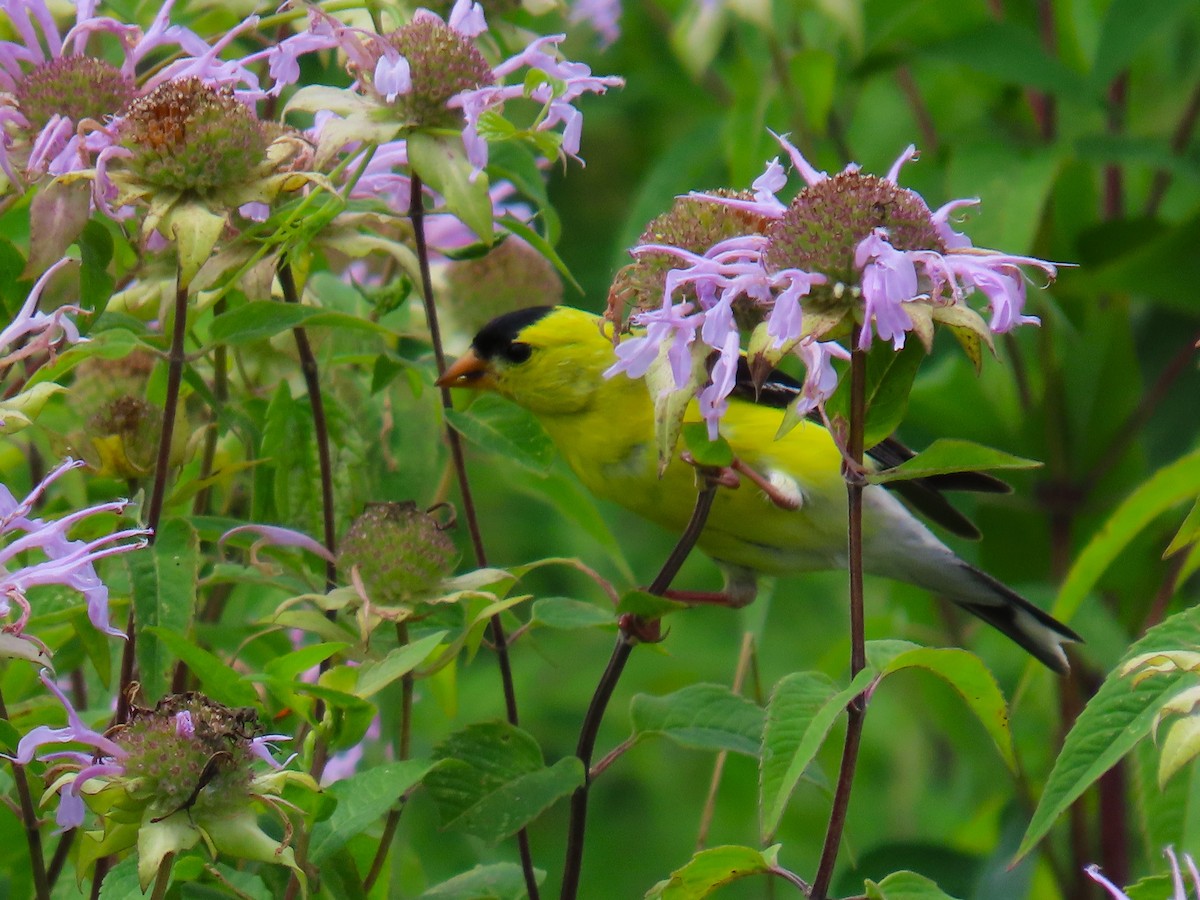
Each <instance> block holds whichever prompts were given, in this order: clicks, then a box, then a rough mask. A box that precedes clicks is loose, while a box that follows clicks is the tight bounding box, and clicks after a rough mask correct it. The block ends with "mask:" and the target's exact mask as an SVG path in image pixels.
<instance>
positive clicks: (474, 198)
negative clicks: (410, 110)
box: [408, 131, 493, 246]
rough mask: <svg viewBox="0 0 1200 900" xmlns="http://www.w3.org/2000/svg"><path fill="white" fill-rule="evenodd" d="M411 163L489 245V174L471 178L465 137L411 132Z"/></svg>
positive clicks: (448, 205) (490, 225) (450, 208)
mask: <svg viewBox="0 0 1200 900" xmlns="http://www.w3.org/2000/svg"><path fill="white" fill-rule="evenodd" d="M408 162H409V165H410V166H411V167H412V170H413V172H415V173H416V174H417V175H419V176H421V178H422V179H423V180H424V181H425V183H426V184H428V185H429V186H430V187H432V188H433V189H434V190H435V191H437V192H438V193H439V194H441V195H442V196H443V197H444V198H445V199H446V208H445V210H444V211H445V212H448V213H451V214H453V215H455V216H457V217H458V218H459V219H461V220H462V222H463V224H464V225H466V226H467V227H468V228H470V229H471V230H472V231H473V232H475V234H476V236H477V237H478V238H479V239H480V240H481V241H483V242H484V243H485V244H487V245H489V246H490V245H491V243H492V239H493V238H492V234H493V229H492V198H491V196H490V195H489V194H488V177H487V175H486V174H485V173H483V172H480V173H479V174H478V175H476V176H475V179H474V181H472V180H471V169H472V166H471V163H470V162H469V161H468V160H467V154H466V150H465V149H464V148H463V143H462V137H461V136H460V135H459V134H457V133H455V134H453V135H441V134H439V135H433V134H429V133H428V132H424V131H412V132H410V133H409V134H408Z"/></svg>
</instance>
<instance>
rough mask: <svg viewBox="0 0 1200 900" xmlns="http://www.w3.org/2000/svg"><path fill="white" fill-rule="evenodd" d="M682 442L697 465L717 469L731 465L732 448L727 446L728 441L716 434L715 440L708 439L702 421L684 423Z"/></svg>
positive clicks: (706, 426)
mask: <svg viewBox="0 0 1200 900" xmlns="http://www.w3.org/2000/svg"><path fill="white" fill-rule="evenodd" d="M683 442H684V444H685V445H687V449H688V452H689V453H691V454H692V459H694V460H695V461H696V464H697V465H700V466H712V467H713V468H718V469H722V468H725V467H726V466H731V465H733V448H732V447H730V446H729V442H728V441H727V440H725V438H723V437H721V436H720V435H717V439H716V440H715V441H710V440H709V439H708V425H706V424H705V423H704V422H691V423H689V424H686V425H684V426H683Z"/></svg>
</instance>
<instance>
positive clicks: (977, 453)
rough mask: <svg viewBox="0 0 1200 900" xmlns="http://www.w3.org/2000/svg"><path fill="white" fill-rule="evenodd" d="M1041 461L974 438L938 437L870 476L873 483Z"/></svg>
mask: <svg viewBox="0 0 1200 900" xmlns="http://www.w3.org/2000/svg"><path fill="white" fill-rule="evenodd" d="M1040 465H1041V463H1040V462H1038V461H1037V460H1035V459H1025V458H1023V457H1020V456H1013V455H1012V454H1011V453H1005V452H1004V451H1003V450H993V449H992V448H991V447H984V446H983V445H982V444H975V443H972V442H971V441H960V440H954V439H952V438H938V439H937V440H936V441H934V442H933V443H932V444H930V445H929V446H928V447H927V448H925V449H924V450H922V451H921V452H920V453H918V454H917V455H916V456H914V457H913V458H912V459H910V460H907V461H905V462H903V463H901V464H900V465H898V466H896V467H895V468H894V469H888V470H887V471H885V472H877V473H876V474H874V475H871V476H870V481H871V483H872V484H886V483H887V482H889V481H904V480H908V479H913V478H928V477H929V476H930V475H947V474H950V473H952V472H986V471H988V470H990V469H1035V468H1037V467H1038V466H1040Z"/></svg>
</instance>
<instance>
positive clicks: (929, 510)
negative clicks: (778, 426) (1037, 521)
mask: <svg viewBox="0 0 1200 900" xmlns="http://www.w3.org/2000/svg"><path fill="white" fill-rule="evenodd" d="M801 387H802V386H801V384H800V382H798V381H796V380H795V379H794V378H792V377H791V376H790V375H788V374H786V373H784V372H780V371H779V370H775V371H773V372H772V373H771V374H770V375H769V376H768V377H767V379H766V381H765V382H763V383H762V384H761V385H758V386H756V385H755V384H754V380H753V378H752V377H751V375H750V366H749V364H748V363H747V362H746V358H745V357H744V356H743V357H742V358H741V359H740V360H738V371H737V378H736V381H735V383H734V388H733V391H732V396H734V397H737V398H739V399H741V400H746V401H749V402H751V403H757V404H759V405H762V406H770V407H775V408H779V409H783V408H784V407H786V406H788V405H789V404H790V403H791V402H792V401H793V400H795V399H796V396H797V394H799V392H800V390H801ZM808 417H809V419H811V420H812V421H813V422H815V423H817V424H818V425H821V424H823V423H822V422H821V417H820V415H819V414H818V413H817V412H816V411H815V410H814V411H813V412H811V413H809V416H808ZM867 455H868V456H870V457H871V459H873V460H874V461H875V462H876V463H877V464H878V465H879V467H880V469H881V470H886V469H893V468H895V467H896V466H898V465H900V464H901V463H903V462H906V461H907V460H910V459H912V458H913V457H914V456H916V454H915V453H914V452H913V451H912V450H910V449H909V448H908V447H906V446H905V445H904V444H902V443H901V442H900V441H899V440H898V439H897V438H896V437H895V436H894V435H893V436H892V437H889V438H885V439H884V440H882V441H880V442H879V443H878V444H876V445H875V446H873V447H871V448H870V449H869V450H867ZM884 487H885V488H887V489H888V490H890V491H894V492H895V493H896V494H898V495H899V496H900V498H901V499H902V500H904V502H905V503H907V504H908V505H909V506H910V507H911V508H912V509H913V510H915V511H916V512H919V513H920V514H921V515H923V516H924V517H925V518H927V519H929V520H930V521H931V522H934V523H936V524H937V525H940V526H941V527H942V528H945V529H946V530H947V531H949V532H950V533H951V534H954V535H957V536H958V537H962V538H967V539H969V540H979V538H980V536H981V535H980V533H979V529H978V528H976V527H975V523H974V522H972V521H971V520H970V519H968V518H967V517H966V516H964V515H963V514H962V513H961V512H959V511H958V510H957V509H955V508H954V507H953V506H952V505H951V504H950V501H948V500H947V499H946V498H945V497H944V496H943V495H942V492H943V491H974V492H979V493H985V494H1007V493H1009V492H1010V491H1011V490H1012V488H1011V487H1010V486H1009V485H1008V484H1007V483H1006V482H1004V481H1001V480H1000V479H999V478H995V477H993V476H991V475H988V474H986V473H984V472H956V473H953V474H949V475H930V476H927V477H925V478H912V479H906V480H903V481H889V482H887V483H885V484H884Z"/></svg>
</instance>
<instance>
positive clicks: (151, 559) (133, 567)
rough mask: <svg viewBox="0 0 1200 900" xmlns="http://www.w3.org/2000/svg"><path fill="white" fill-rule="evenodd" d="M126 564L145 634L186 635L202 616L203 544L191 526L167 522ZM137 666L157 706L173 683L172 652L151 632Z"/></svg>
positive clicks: (141, 646)
mask: <svg viewBox="0 0 1200 900" xmlns="http://www.w3.org/2000/svg"><path fill="white" fill-rule="evenodd" d="M125 561H126V564H127V565H128V566H129V580H130V584H131V586H132V588H133V608H134V616H135V619H136V621H137V623H138V628H139V634H140V633H141V630H144V629H146V628H148V627H150V626H153V625H161V626H164V627H166V628H168V629H170V630H171V631H174V632H175V633H176V634H186V633H187V632H188V630H189V629H190V628H191V627H192V619H193V617H194V616H195V614H196V580H197V578H198V577H199V570H200V538H199V536H198V535H197V534H196V530H195V529H194V528H193V527H192V526H191V524H189V523H188V522H186V521H185V520H183V519H167V520H166V521H165V522H163V523H162V524H161V525H160V526H159V529H158V534H157V535H156V536H155V540H154V543H153V544H152V545H151V546H149V547H147V548H146V549H144V550H138V551H136V552H134V553H128V554H126V555H125ZM137 661H138V669H139V670H140V673H141V674H140V681H141V684H142V689H143V690H144V691H145V692H146V698H147V699H148V700H151V701H154V700H157V699H158V698H159V697H161V696H162V695H163V694H164V693H165V692H166V691H167V688H168V686H169V683H170V679H171V663H172V658H171V653H170V651H169V649H168V648H167V646H166V645H165V644H164V643H163V642H162V641H160V640H159V639H158V637H156V636H155V635H153V634H151V633H149V632H147V633H146V638H145V639H140V640H138V642H137Z"/></svg>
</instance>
